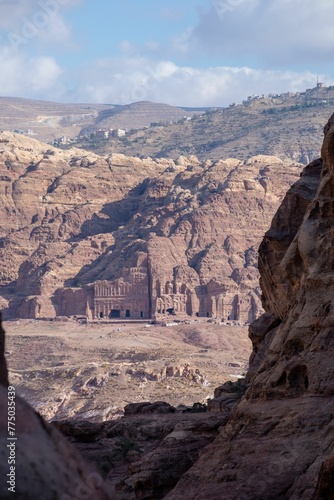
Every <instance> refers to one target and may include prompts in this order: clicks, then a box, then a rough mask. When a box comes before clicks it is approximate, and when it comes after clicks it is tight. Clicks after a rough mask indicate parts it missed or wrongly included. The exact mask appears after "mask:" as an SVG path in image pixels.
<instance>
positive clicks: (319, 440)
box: [166, 116, 334, 500]
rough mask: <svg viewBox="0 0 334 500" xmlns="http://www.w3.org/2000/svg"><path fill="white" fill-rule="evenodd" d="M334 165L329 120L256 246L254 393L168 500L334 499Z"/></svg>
mask: <svg viewBox="0 0 334 500" xmlns="http://www.w3.org/2000/svg"><path fill="white" fill-rule="evenodd" d="M333 165H334V116H333V117H332V118H331V119H330V121H329V123H328V125H327V126H326V127H325V139H324V145H323V148H322V161H318V162H314V163H312V164H310V165H309V166H308V167H306V169H305V171H304V174H303V176H302V177H301V179H300V180H299V181H298V182H297V183H296V184H295V185H294V186H293V187H292V188H291V190H290V191H289V192H288V194H287V195H286V197H285V199H284V201H283V203H282V205H281V207H280V209H279V210H278V212H277V214H276V216H275V217H274V220H273V222H272V225H271V228H270V230H269V231H268V232H267V234H266V236H265V238H264V240H263V242H262V244H261V247H260V271H261V285H262V292H263V304H264V307H265V311H266V312H265V314H264V315H263V316H261V318H260V319H259V320H257V321H256V322H255V323H253V324H252V325H251V327H250V336H251V338H252V341H253V354H252V357H251V363H250V369H249V373H248V382H249V384H250V387H249V389H248V390H247V392H246V394H245V396H244V397H243V398H242V400H241V401H240V403H239V404H238V405H236V407H235V408H234V410H233V411H232V415H231V417H230V419H229V421H228V423H227V425H226V426H225V428H224V430H223V431H222V432H221V434H220V436H219V437H218V438H217V440H216V441H215V443H214V444H213V445H210V446H209V447H208V448H207V449H206V450H205V452H204V453H203V455H202V456H201V458H200V459H199V461H198V462H197V463H196V464H195V465H194V466H193V467H192V468H191V469H190V470H189V471H188V472H187V473H186V474H185V475H184V476H183V477H182V478H181V480H180V481H179V483H178V485H177V486H176V488H175V489H174V490H173V491H172V492H171V493H170V494H168V495H167V496H166V498H168V499H169V500H172V499H175V500H176V499H179V498H192V499H203V500H204V499H207V498H210V499H216V500H218V499H222V498H226V499H227V498H228V499H238V500H242V499H260V498H261V499H276V498H277V499H278V498H280V499H283V498H286V499H297V498H302V499H324V498H326V499H330V498H333V456H334V438H333V436H334V434H333V430H334V418H333V414H334V401H333V391H334V368H333V359H332V358H333V349H334V342H333V338H334V336H333V333H334V329H333V328H334V313H333V307H334V306H333V292H334V274H333V262H334V249H333V227H334V210H333V199H334V198H333V197H334V172H333Z"/></svg>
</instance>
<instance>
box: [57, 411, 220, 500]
mask: <svg viewBox="0 0 334 500" xmlns="http://www.w3.org/2000/svg"><path fill="white" fill-rule="evenodd" d="M160 406H161V404H160ZM151 410H152V412H150V413H147V414H143V413H136V414H131V415H127V416H126V417H124V418H122V419H120V420H118V421H115V422H105V423H104V424H102V425H101V428H100V430H99V429H98V427H97V426H93V427H92V426H91V425H89V424H88V423H87V422H82V423H79V422H56V423H53V425H56V427H57V428H60V429H61V430H62V431H63V432H64V434H65V435H66V436H67V437H68V439H70V440H71V441H72V442H73V443H74V444H75V446H76V447H77V448H78V449H79V450H80V451H81V452H82V453H83V454H84V456H85V457H86V458H88V459H89V460H90V461H92V462H94V463H95V465H96V466H97V467H98V468H99V469H100V472H101V474H103V475H104V476H107V477H108V480H110V481H111V482H112V484H113V485H114V486H115V488H116V491H117V493H118V495H119V498H120V499H122V500H135V499H136V498H155V499H160V498H163V497H164V496H165V495H166V494H167V493H168V492H169V491H170V490H171V489H172V488H173V486H175V484H176V483H177V481H178V480H179V479H180V477H181V476H182V474H183V473H184V472H185V471H186V470H187V469H189V467H191V465H193V463H194V462H195V461H196V460H197V459H198V457H199V454H200V452H201V450H203V448H205V447H206V446H207V445H208V444H210V443H212V441H213V440H214V439H215V438H216V437H217V435H218V432H219V428H220V427H221V426H222V425H224V424H225V423H226V420H227V418H228V417H227V413H219V414H216V415H210V416H208V415H207V414H205V413H169V414H166V413H164V414H163V413H159V405H156V407H155V410H154V404H151ZM156 410H158V411H156ZM185 498H188V497H187V496H185Z"/></svg>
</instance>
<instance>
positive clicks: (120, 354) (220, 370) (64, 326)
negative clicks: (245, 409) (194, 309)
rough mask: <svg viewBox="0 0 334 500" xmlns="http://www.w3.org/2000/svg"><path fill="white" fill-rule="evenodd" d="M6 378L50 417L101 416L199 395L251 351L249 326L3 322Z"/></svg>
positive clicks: (208, 393) (242, 365) (237, 369)
mask: <svg viewBox="0 0 334 500" xmlns="http://www.w3.org/2000/svg"><path fill="white" fill-rule="evenodd" d="M4 326H5V329H6V332H7V342H6V352H7V362H8V367H9V370H10V380H11V383H12V384H13V385H15V386H16V389H17V392H18V393H19V394H20V395H22V396H23V397H24V398H25V399H26V400H27V401H28V402H29V403H30V404H32V406H34V407H35V408H36V409H37V410H38V411H39V412H40V413H41V414H42V415H43V416H45V417H46V418H47V419H62V418H68V417H73V416H74V415H75V416H76V418H78V419H89V420H95V421H101V420H105V419H110V418H115V417H116V416H118V415H120V414H122V410H123V408H124V406H125V405H126V404H128V403H130V402H139V401H158V400H162V401H166V402H169V403H170V404H172V405H174V406H177V405H180V404H185V405H192V404H193V403H194V402H204V401H205V400H206V399H207V398H208V397H212V396H213V391H214V388H215V387H217V386H218V385H220V384H221V383H223V382H225V381H226V380H236V378H237V377H240V376H242V375H243V374H244V373H245V371H246V369H247V363H248V358H249V355H250V351H251V343H250V341H249V339H248V333H247V327H237V326H235V327H231V326H230V327H228V326H221V325H216V324H213V323H210V322H201V323H200V322H195V323H193V324H183V325H178V326H171V327H166V326H158V325H145V323H126V324H125V323H122V322H119V323H104V324H81V323H79V322H77V321H68V322H56V321H34V320H20V321H9V322H5V325H4Z"/></svg>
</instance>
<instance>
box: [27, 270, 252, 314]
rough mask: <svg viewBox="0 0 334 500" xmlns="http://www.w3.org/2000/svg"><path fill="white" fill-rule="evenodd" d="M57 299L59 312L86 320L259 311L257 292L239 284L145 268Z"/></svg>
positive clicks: (64, 291)
mask: <svg viewBox="0 0 334 500" xmlns="http://www.w3.org/2000/svg"><path fill="white" fill-rule="evenodd" d="M55 297H56V298H55V299H53V303H54V305H55V308H56V315H57V316H78V315H83V316H87V318H88V319H89V320H112V319H122V320H140V319H142V320H145V319H146V320H147V319H152V320H157V321H165V320H167V319H168V318H169V319H177V320H187V319H189V318H191V317H193V318H196V317H203V318H212V319H216V320H219V321H222V322H229V321H231V322H235V323H249V322H251V321H253V320H254V319H255V318H256V317H257V315H258V314H259V307H258V299H257V300H256V298H255V293H252V292H247V293H245V294H242V293H240V289H239V287H238V286H237V285H233V284H223V283H218V282H217V281H215V280H210V281H209V283H207V284H203V285H201V284H199V282H198V283H197V284H194V283H191V281H190V282H189V281H187V280H186V277H185V276H184V277H183V279H180V276H179V275H178V273H177V272H175V273H174V277H173V278H172V277H168V276H167V277H165V278H161V277H159V278H157V279H152V276H150V271H149V268H148V267H130V268H123V270H122V276H121V277H119V278H117V279H115V280H98V281H96V282H94V283H92V284H89V285H86V286H83V287H82V288H64V289H60V290H58V291H57V292H56V294H55ZM33 310H34V311H36V308H34V309H33ZM38 310H40V308H39V309H38ZM34 317H38V316H37V315H34ZM40 317H42V315H41V316H40Z"/></svg>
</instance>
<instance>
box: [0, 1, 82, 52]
mask: <svg viewBox="0 0 334 500" xmlns="http://www.w3.org/2000/svg"><path fill="white" fill-rule="evenodd" d="M80 2H81V0H14V1H13V0H0V10H1V17H0V31H1V33H2V34H1V44H2V46H7V47H9V48H10V49H11V50H12V51H14V52H19V51H21V50H22V49H23V48H25V47H26V46H27V45H28V44H29V43H30V42H31V41H41V42H42V43H43V44H50V43H53V44H63V45H68V44H70V43H72V32H71V27H70V26H69V25H68V24H67V23H66V22H65V21H64V19H63V13H64V9H65V8H68V7H71V6H74V5H76V4H78V3H80Z"/></svg>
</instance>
